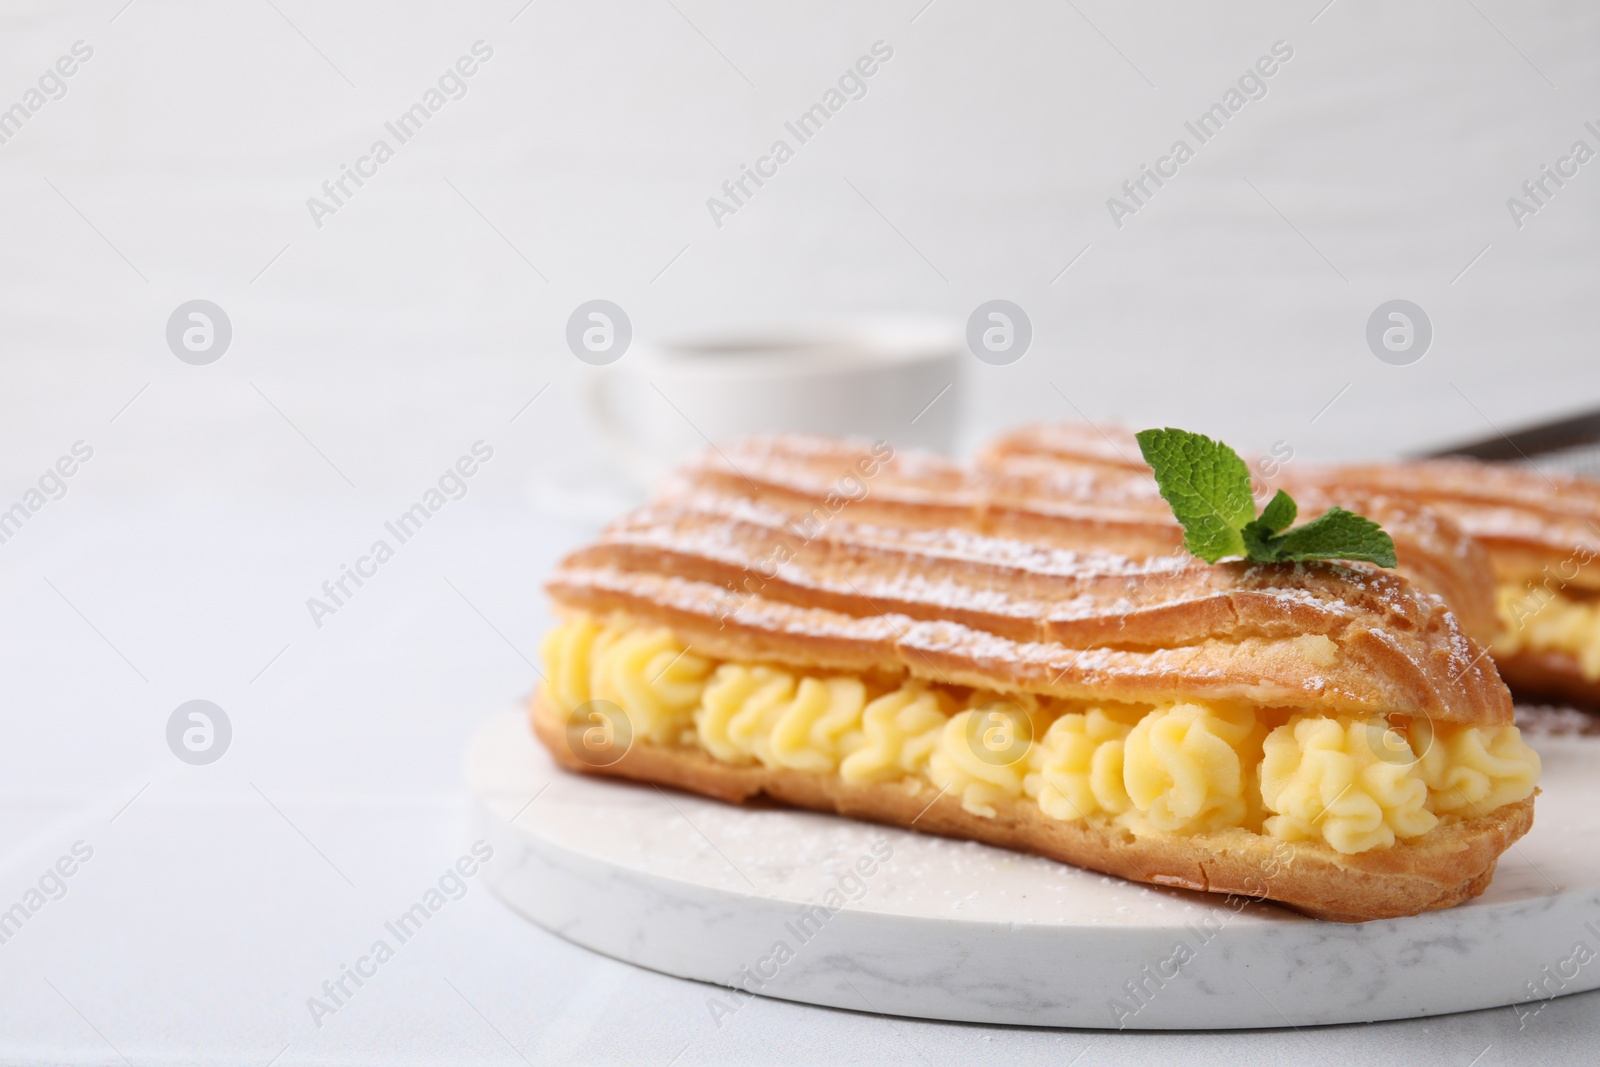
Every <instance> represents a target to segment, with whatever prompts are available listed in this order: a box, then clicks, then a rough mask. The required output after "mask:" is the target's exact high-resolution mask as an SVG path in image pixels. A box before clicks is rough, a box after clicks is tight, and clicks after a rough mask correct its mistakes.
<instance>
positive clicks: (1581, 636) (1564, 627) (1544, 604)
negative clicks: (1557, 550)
mask: <svg viewBox="0 0 1600 1067" xmlns="http://www.w3.org/2000/svg"><path fill="white" fill-rule="evenodd" d="M1497 607H1498V609H1499V613H1500V636H1499V637H1497V638H1495V640H1494V645H1493V647H1492V649H1491V651H1493V652H1494V653H1495V654H1496V655H1501V656H1510V655H1515V654H1516V653H1518V652H1521V651H1523V650H1527V651H1529V652H1559V653H1562V654H1564V655H1569V656H1573V657H1575V658H1576V659H1577V661H1578V669H1579V670H1581V671H1582V672H1583V676H1584V677H1585V678H1587V679H1588V680H1589V681H1591V682H1597V681H1600V599H1594V600H1579V599H1576V598H1574V597H1571V596H1568V595H1567V594H1565V593H1563V592H1560V591H1554V590H1549V589H1539V588H1533V587H1526V586H1522V585H1518V584H1515V583H1512V584H1508V585H1502V586H1500V588H1499V590H1498V593H1497Z"/></svg>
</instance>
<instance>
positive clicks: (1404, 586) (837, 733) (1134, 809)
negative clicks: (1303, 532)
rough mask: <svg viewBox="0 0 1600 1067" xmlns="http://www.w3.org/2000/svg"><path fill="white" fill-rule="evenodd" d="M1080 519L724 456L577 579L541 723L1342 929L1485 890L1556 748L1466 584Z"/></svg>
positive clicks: (738, 787)
mask: <svg viewBox="0 0 1600 1067" xmlns="http://www.w3.org/2000/svg"><path fill="white" fill-rule="evenodd" d="M1055 506H1057V505H1056V504H1055V503H1053V502H1051V501H1047V500H1042V499H1037V500H1032V501H1029V500H1028V499H1026V498H1025V497H1024V496H1023V495H1022V494H1020V493H1019V492H1018V491H1017V487H1016V486H1014V485H1013V486H997V485H996V483H995V482H994V480H993V479H992V478H990V477H988V476H987V475H985V474H984V473H983V472H981V471H979V470H977V469H973V468H966V467H962V466H959V465H957V464H954V463H950V462H949V461H945V460H942V459H940V458H938V457H932V456H922V455H910V454H901V455H896V454H894V451H893V450H892V449H890V448H889V447H888V446H887V445H885V444H883V443H881V442H880V443H877V444H873V443H870V442H856V441H835V440H823V439H816V438H793V437H785V438H771V439H765V440H760V441H753V442H747V443H745V444H743V445H741V446H736V447H729V448H725V449H723V450H722V451H721V452H719V453H717V454H715V455H713V456H708V457H707V458H705V459H703V460H701V461H698V462H697V463H694V464H691V465H689V466H688V467H686V468H684V469H683V470H681V471H680V472H679V473H678V474H677V475H676V476H675V477H674V478H673V479H672V480H671V481H670V482H669V483H668V484H667V485H666V487H665V488H664V489H663V491H662V492H661V494H660V495H659V496H658V497H657V498H656V499H655V500H654V501H652V502H651V503H649V504H647V505H645V506H644V507H642V508H640V509H639V510H637V511H635V512H633V513H631V514H629V515H627V516H625V517H623V518H622V519H620V520H619V521H617V522H616V523H615V524H613V525H612V526H611V527H609V528H608V529H607V530H606V531H605V532H604V533H603V534H602V535H601V536H600V537H599V538H598V539H597V540H595V541H594V542H593V543H591V544H588V545H586V546H584V547H582V548H579V549H578V550H577V551H576V552H574V553H572V554H571V555H570V556H569V557H567V558H566V559H565V560H564V561H563V562H562V563H561V564H560V565H559V566H558V567H557V568H556V570H555V572H554V573H553V574H552V575H551V577H550V579H549V581H548V583H547V590H548V592H549V594H550V596H551V598H552V599H553V601H554V605H555V608H556V614H557V615H558V617H559V620H560V621H559V622H558V624H557V625H556V626H555V628H554V629H553V630H551V631H550V633H549V634H548V635H547V636H546V637H545V639H544V641H543V644H542V649H541V652H542V656H543V660H544V669H543V681H542V682H541V684H540V685H539V686H538V688H537V690H536V694H535V697H534V701H533V707H532V721H533V726H534V730H535V732H536V734H537V735H538V737H539V738H540V739H541V741H542V742H543V743H544V745H545V746H546V747H547V748H548V749H549V750H550V752H551V754H552V755H553V756H554V758H555V759H556V761H557V762H558V763H559V764H561V765H562V766H564V767H567V768H569V769H571V770H575V771H580V772H585V773H591V774H600V775H610V776H616V777H622V778H630V779H634V780H638V781H643V782H651V783H656V784H659V785H662V786H671V787H676V788H679V789H684V790H688V791H691V792H695V793H700V794H704V795H706V796H711V797H715V798H719V799H721V800H725V801H730V802H743V801H750V800H754V799H757V798H762V797H765V798H767V799H768V800H770V801H773V802H777V803H780V804H787V805H792V806H796V807H801V808H809V809H814V810H818V811H824V812H836V813H838V814H841V815H844V816H848V817H853V818H859V819H866V820H871V821H875V822H880V823H886V824H890V825H895V826H901V827H907V828H911V829H915V830H920V831H924V832H929V833H937V834H943V835H947V836H951V837H958V838H965V839H970V840H974V841H979V842H985V843H988V844H991V845H996V846H1000V847H1004V848H1009V849H1014V850H1018V851H1023V852H1030V853H1035V854H1038V855H1041V856H1045V857H1049V858H1051V859H1054V860H1057V861H1061V862H1064V863H1069V864H1073V865H1076V866H1079V867H1084V868H1088V869H1091V870H1095V871H1101V872H1105V873H1107V874H1112V875H1116V876H1120V877H1123V878H1127V879H1130V880H1133V881H1137V882H1144V883H1148V884H1151V885H1158V886H1170V887H1178V888H1182V889H1188V890H1197V891H1202V892H1210V893H1231V894H1239V895H1243V896H1248V897H1252V898H1259V899H1265V900H1271V901H1276V902H1278V903H1280V904H1283V905H1286V906H1288V907H1290V908H1293V909H1296V910H1298V911H1300V912H1302V913H1304V914H1306V915H1310V916H1314V917H1317V918H1322V919H1332V920H1340V921H1347V922H1359V921H1365V920H1369V919H1378V918H1389V917H1396V916H1403V915H1412V914H1417V913H1419V912H1422V911H1426V910H1430V909H1436V908H1445V907H1450V906H1452V905H1455V904H1457V903H1460V902H1461V901H1463V900H1466V899H1469V898H1471V897H1473V896H1476V895H1477V894H1479V893H1481V892H1483V890H1484V889H1485V887H1486V886H1487V885H1488V884H1489V880H1490V879H1491V878H1492V876H1493V873H1494V868H1495V863H1496V860H1497V858H1498V857H1499V855H1500V854H1501V853H1502V852H1504V851H1505V849H1507V848H1508V847H1510V845H1511V844H1512V843H1513V842H1514V841H1515V840H1516V839H1517V838H1518V837H1520V836H1521V835H1522V834H1523V833H1525V832H1526V831H1527V830H1528V828H1529V826H1530V825H1531V823H1532V819H1533V803H1534V795H1535V792H1536V783H1537V779H1538V774H1539V760H1538V757H1537V755H1535V753H1534V752H1533V751H1532V750H1531V749H1530V748H1529V747H1528V746H1527V745H1526V744H1525V743H1524V742H1523V741H1522V739H1521V737H1520V735H1519V734H1518V732H1517V729H1516V727H1515V726H1514V725H1513V723H1512V706H1511V700H1510V696H1509V693H1508V692H1507V690H1506V687H1505V686H1504V684H1503V683H1502V682H1501V681H1500V679H1499V677H1498V675H1497V674H1496V672H1495V669H1494V666H1493V664H1492V662H1491V661H1490V660H1489V659H1488V658H1487V657H1486V656H1483V655H1482V654H1481V649H1480V647H1479V646H1478V644H1477V643H1476V642H1475V641H1474V640H1473V638H1472V636H1471V635H1470V634H1468V633H1467V632H1466V631H1465V630H1464V629H1463V628H1462V626H1461V624H1460V623H1459V621H1458V620H1457V618H1456V616H1455V614H1453V613H1452V612H1451V611H1450V610H1449V609H1448V608H1447V607H1446V605H1445V603H1444V602H1443V600H1442V599H1441V598H1439V597H1437V596H1434V595H1431V594H1429V593H1425V592H1423V591H1421V590H1419V589H1418V588H1417V587H1416V586H1415V585H1413V584H1412V582H1411V581H1409V580H1408V579H1407V578H1405V577H1404V576H1402V575H1400V574H1397V573H1393V572H1388V571H1384V570H1382V569H1381V568H1378V567H1374V566H1370V565H1366V564H1342V563H1320V562H1319V563H1297V564H1293V563H1274V564H1246V563H1223V564H1219V565H1208V564H1205V563H1203V562H1201V561H1199V560H1196V559H1193V558H1192V557H1185V556H1180V555H1177V554H1174V553H1162V554H1150V553H1145V554H1142V555H1140V554H1135V555H1130V554H1127V553H1118V552H1112V551H1106V550H1104V549H1099V550H1092V551H1091V550H1084V549H1081V548H1073V547H1063V546H1062V545H1060V544H1058V543H1054V542H1052V541H1051V540H1049V539H1047V538H1042V537H1037V536H1032V535H1030V534H1028V533H1026V532H1025V531H1026V530H1032V529H1034V528H1035V527H1034V526H1033V525H1032V524H1033V523H1034V518H1033V516H1036V515H1037V514H1039V513H1041V512H1048V511H1049V510H1050V509H1051V508H1052V507H1055ZM1074 507H1075V508H1076V512H1075V514H1076V518H1077V520H1078V521H1082V522H1084V523H1092V522H1095V521H1103V522H1104V523H1106V524H1107V525H1108V526H1109V527H1110V528H1114V529H1119V530H1124V531H1128V530H1132V531H1134V533H1137V532H1138V531H1139V530H1142V529H1144V527H1141V526H1140V525H1139V524H1138V523H1132V524H1128V523H1127V516H1126V515H1125V514H1122V513H1118V512H1116V511H1115V510H1105V511H1101V512H1100V513H1098V517H1097V514H1096V513H1095V511H1094V509H1093V508H1092V507H1091V506H1090V505H1089V504H1088V503H1082V504H1074ZM1018 516H1021V519H1020V520H1019V518H1018ZM1127 536H1130V537H1131V536H1133V534H1128V535H1127Z"/></svg>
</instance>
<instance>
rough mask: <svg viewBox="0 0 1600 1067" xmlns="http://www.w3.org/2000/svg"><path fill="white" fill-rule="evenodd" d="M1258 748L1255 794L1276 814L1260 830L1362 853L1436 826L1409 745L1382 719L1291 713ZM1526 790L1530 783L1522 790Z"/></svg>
mask: <svg viewBox="0 0 1600 1067" xmlns="http://www.w3.org/2000/svg"><path fill="white" fill-rule="evenodd" d="M1472 732H1474V733H1476V732H1477V731H1476V729H1472ZM1519 743H1520V742H1519ZM1263 752H1264V758H1263V760H1262V763H1261V799H1262V802H1263V803H1264V804H1265V805H1266V807H1267V808H1268V809H1269V810H1271V811H1273V812H1276V813H1277V814H1274V815H1272V816H1270V817H1269V818H1268V819H1267V820H1266V824H1265V827H1264V828H1265V830H1266V831H1267V833H1269V834H1271V835H1272V836H1273V837H1277V838H1281V839H1283V840H1285V841H1301V840H1306V839H1308V838H1320V839H1321V840H1324V841H1326V842H1327V843H1328V844H1330V845H1332V846H1333V847H1334V848H1335V849H1337V850H1338V851H1340V852H1345V853H1352V852H1366V851H1367V850H1368V849H1374V848H1388V847H1389V846H1390V845H1393V844H1394V843H1395V840H1396V839H1405V838H1410V837H1418V836H1420V835H1422V834H1425V833H1427V832H1428V831H1429V830H1432V829H1433V828H1434V827H1435V826H1436V825H1438V822H1439V820H1438V817H1437V816H1435V815H1434V813H1433V812H1431V811H1429V810H1428V807H1427V801H1428V785H1427V783H1426V782H1425V781H1423V778H1422V775H1421V773H1420V772H1419V771H1418V768H1417V760H1416V757H1415V754H1414V752H1413V750H1412V748H1411V746H1410V745H1409V744H1408V743H1406V742H1405V741H1404V740H1402V739H1400V735H1399V734H1398V733H1397V732H1396V731H1394V729H1393V728H1392V727H1391V726H1390V725H1389V724H1388V723H1386V722H1384V721H1383V720H1382V719H1368V720H1357V719H1350V720H1341V719H1326V718H1317V717H1311V716H1303V715H1296V716H1295V717H1294V718H1292V719H1290V720H1289V721H1288V722H1287V723H1285V724H1284V725H1282V726H1279V727H1278V728H1277V729H1275V730H1273V731H1272V733H1270V734H1268V735H1267V739H1266V742H1265V744H1264V745H1263ZM1528 755H1530V756H1532V755H1533V754H1532V752H1531V751H1529V752H1528ZM1537 758H1538V757H1534V759H1535V760H1537ZM1531 792H1532V788H1531V784H1530V788H1529V790H1528V791H1527V792H1525V793H1523V794H1522V796H1527V795H1528V793H1531ZM1518 799H1521V798H1520V797H1519V798H1518Z"/></svg>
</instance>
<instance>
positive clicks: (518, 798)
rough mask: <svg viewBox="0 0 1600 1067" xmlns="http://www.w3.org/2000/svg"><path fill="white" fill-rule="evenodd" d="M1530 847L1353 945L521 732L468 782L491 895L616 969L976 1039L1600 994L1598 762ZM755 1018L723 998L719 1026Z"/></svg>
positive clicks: (489, 746) (1572, 752) (1586, 741)
mask: <svg viewBox="0 0 1600 1067" xmlns="http://www.w3.org/2000/svg"><path fill="white" fill-rule="evenodd" d="M1535 744H1536V747H1538V748H1539V751H1540V753H1541V755H1542V756H1543V758H1544V770H1545V773H1544V780H1543V782H1542V786H1543V789H1544V794H1543V795H1542V796H1541V797H1540V799H1539V802H1538V817H1537V820H1536V825H1535V827H1534V829H1533V831H1532V832H1531V833H1530V834H1529V835H1528V836H1527V837H1525V838H1524V839H1523V840H1522V841H1520V842H1519V843H1518V844H1516V845H1515V846H1513V848H1512V849H1511V851H1509V852H1507V853H1506V854H1505V855H1504V856H1503V857H1502V858H1501V861H1500V868H1499V873H1498V874H1497V875H1496V877H1495V880H1494V884H1493V885H1491V886H1490V888H1489V891H1488V892H1487V893H1485V894H1484V895H1483V896H1482V897H1479V898H1478V899H1477V900H1473V901H1470V902H1469V903H1467V904H1463V905H1461V906H1460V907H1457V908H1452V909H1450V910H1448V911H1437V912H1430V913H1428V914H1426V915H1419V916H1417V917H1415V918H1410V919H1397V920H1392V921H1382V922H1370V923H1363V924H1359V925H1345V924H1340V923H1324V922H1317V921H1315V920H1311V919H1307V918H1304V917H1302V916H1299V915H1296V914H1294V913H1292V912H1288V911H1285V910H1282V909H1280V908H1276V907H1273V906H1270V905H1263V904H1255V903H1245V902H1242V901H1238V900H1235V899H1230V898H1222V897H1216V896H1211V895H1207V894H1200V893H1190V892H1185V891H1183V890H1175V889H1163V888H1156V887H1149V886H1143V885H1135V884H1132V883H1129V882H1124V881H1121V880H1120V879H1116V878H1109V877H1106V876H1103V875H1099V874H1095V873H1093V872H1090V871H1082V870H1078V869H1077V868H1074V867H1067V866H1063V865H1061V864H1057V863H1052V862H1050V861H1049V860H1044V859H1038V858H1036V857H1032V856H1023V855H1018V854H1015V853H1011V852H1006V851H1003V850H1001V849H997V848H990V847H988V846H986V845H979V844H974V843H971V842H963V841H950V840H945V839H943V838H938V837H932V836H928V835H923V834H917V833H911V832H907V831H902V830H895V829H890V828H886V827H880V826H874V825H870V824H865V823H859V822H853V821H850V820H846V819H842V818H837V817H834V816H828V815H818V814H814V813H810V812H797V811H789V810H784V809H778V808H765V807H735V806H732V805H727V804H721V803H718V802H716V801H712V800H706V799H702V798H700V797H695V796H689V795H686V794H683V793H678V792H675V791H672V790H665V791H664V790H660V789H657V788H655V787H652V786H649V785H636V784H632V783H626V782H618V781H607V780H602V779H596V778H586V777H582V776H578V775H572V774H568V773H566V772H563V771H561V770H559V769H557V768H556V767H555V766H554V764H553V763H552V762H551V760H550V758H549V756H548V755H546V754H545V752H544V750H543V748H541V747H540V745H539V744H538V743H537V742H536V741H535V740H534V738H533V737H532V734H531V732H530V730H529V727H528V725H527V720H526V716H525V715H524V713H522V712H521V711H517V712H508V713H506V714H504V715H501V716H499V717H498V718H496V719H494V720H492V721H491V722H489V723H488V724H487V725H486V726H485V727H484V728H483V729H482V730H481V731H480V732H479V733H478V735H477V737H476V738H474V740H473V742H472V745H471V748H470V750H469V753H468V757H467V773H468V778H469V781H470V784H471V788H472V791H473V794H474V795H475V797H476V799H477V804H476V808H477V817H478V819H479V821H480V824H481V825H480V833H481V834H482V835H483V836H484V837H486V838H487V839H488V840H489V841H490V843H492V844H493V846H494V848H495V858H494V860H493V862H491V863H489V864H486V865H485V867H484V871H485V877H486V878H488V879H489V880H490V883H491V885H492V886H493V887H494V890H495V892H496V893H498V894H499V895H500V897H501V898H502V899H504V900H505V901H506V902H507V903H508V904H510V905H511V906H512V907H513V908H515V909H516V910H517V911H519V912H521V913H522V914H523V915H525V916H527V917H528V918H530V919H532V920H533V921H534V922H537V923H539V924H540V925H541V926H544V927H546V928H548V929H550V930H551V931H553V932H555V933H557V934H559V935H561V936H562V937H565V938H567V939H568V940H571V941H575V942H577V943H578V944H580V945H584V946H587V947H589V948H592V949H594V950H596V951H598V952H603V953H605V954H606V955H608V956H614V957H616V958H617V959H621V960H626V961H628V962H630V963H635V964H638V965H640V966H643V967H649V968H652V969H654V970H658V971H663V972H665V973H667V974H672V975H678V976H680V977H684V978H695V979H699V980H701V981H704V982H711V983H715V984H716V985H718V986H723V987H737V989H738V990H744V991H748V993H757V994H761V995H765V996H772V997H782V998H784V999H786V1000H797V1001H803V1002H806V1003H811V1004H823V1005H830V1006H833V1007H840V1008H851V1009H855V1010H861V1011H873V1012H880V1013H885V1014H891V1015H908V1016H917V1017H923V1018H930V1019H951V1020H961V1021H967V1022H984V1023H1018V1024H1025V1025H1031V1026H1073V1027H1094V1028H1121V1027H1126V1028H1137V1029H1213V1028H1227V1027H1251V1026H1283V1025H1292V1026H1305V1025H1313V1024H1317V1023H1344V1022H1362V1021H1370V1020H1375V1019H1397V1018H1407V1017H1412V1016H1421V1015H1438V1014H1444V1013H1447V1012H1455V1011H1466V1010H1469V1009H1474V1008H1484V1007H1493V1006H1497V1005H1510V1004H1518V1005H1521V1006H1519V1007H1518V1008H1516V1009H1515V1010H1517V1011H1518V1012H1519V1013H1527V1012H1531V1011H1535V1010H1537V1008H1538V1007H1539V1004H1538V1003H1534V1002H1535V1001H1539V1000H1543V999H1546V998H1548V997H1551V996H1558V995H1562V994H1566V993H1575V992H1579V991H1581V990H1587V989H1593V988H1596V987H1600V773H1596V771H1597V769H1600V739H1596V738H1592V737H1545V738H1535ZM749 999H750V998H749V996H748V995H747V993H746V992H740V991H736V990H735V989H733V988H723V989H717V988H712V987H707V989H706V1010H707V1011H708V1012H709V1013H710V1014H711V1015H712V1017H713V1018H714V1019H715V1020H716V1021H717V1022H721V1021H724V1020H725V1019H726V1018H727V1017H728V1016H730V1015H732V1014H734V1013H736V1012H738V1011H739V1010H740V1009H741V1008H742V1007H743V1006H744V1004H745V1003H747V1002H748V1000H749Z"/></svg>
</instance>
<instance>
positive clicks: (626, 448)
mask: <svg viewBox="0 0 1600 1067" xmlns="http://www.w3.org/2000/svg"><path fill="white" fill-rule="evenodd" d="M615 377H616V375H615V374H611V373H606V372H604V371H602V372H600V373H598V374H594V375H591V376H590V377H589V381H588V385H587V388H586V389H585V390H584V393H583V396H584V402H585V406H586V407H587V408H588V412H589V422H590V424H591V425H592V426H593V427H594V428H595V431H596V432H597V433H598V434H599V435H600V438H601V439H602V440H603V441H604V442H605V444H606V447H608V448H610V449H611V454H612V455H613V456H615V457H616V458H617V459H618V460H619V461H620V462H621V463H622V465H623V467H625V468H626V469H627V473H628V475H629V477H631V478H632V479H633V480H634V481H635V482H637V483H638V484H639V485H640V486H642V487H645V488H648V487H649V486H650V483H651V482H652V481H654V479H655V475H656V473H657V464H656V463H655V462H654V461H652V460H651V458H650V453H649V451H648V450H646V449H645V447H644V446H643V445H641V444H640V443H639V442H638V440H637V439H636V438H634V436H633V435H632V434H631V433H629V432H628V429H627V427H626V425H625V424H624V423H623V420H622V419H620V418H619V417H618V416H617V413H616V410H615V409H614V408H613V406H612V404H611V394H610V392H609V391H608V387H607V384H606V383H607V382H609V381H611V380H612V379H613V378H615Z"/></svg>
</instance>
